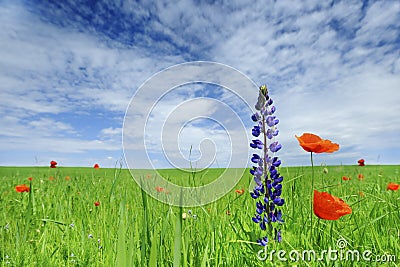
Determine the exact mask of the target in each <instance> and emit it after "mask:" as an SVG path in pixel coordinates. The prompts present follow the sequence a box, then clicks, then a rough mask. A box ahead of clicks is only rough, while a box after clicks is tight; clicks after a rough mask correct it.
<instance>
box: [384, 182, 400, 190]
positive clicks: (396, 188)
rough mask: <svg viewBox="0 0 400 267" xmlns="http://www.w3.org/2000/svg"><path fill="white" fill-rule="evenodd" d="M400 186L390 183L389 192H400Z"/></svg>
mask: <svg viewBox="0 0 400 267" xmlns="http://www.w3.org/2000/svg"><path fill="white" fill-rule="evenodd" d="M399 187H400V185H399V184H396V183H389V184H388V186H387V190H392V191H397V190H399Z"/></svg>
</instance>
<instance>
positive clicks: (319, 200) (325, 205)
mask: <svg viewBox="0 0 400 267" xmlns="http://www.w3.org/2000/svg"><path fill="white" fill-rule="evenodd" d="M351 212H352V210H351V208H350V206H349V205H347V204H346V203H345V202H344V201H343V200H342V199H340V198H338V197H335V196H332V195H331V194H329V193H327V192H319V191H317V190H314V214H315V215H316V216H317V217H318V218H321V219H324V220H337V219H339V218H340V217H342V216H344V215H346V214H351Z"/></svg>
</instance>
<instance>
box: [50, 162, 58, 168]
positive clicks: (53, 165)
mask: <svg viewBox="0 0 400 267" xmlns="http://www.w3.org/2000/svg"><path fill="white" fill-rule="evenodd" d="M56 165H57V162H55V161H54V160H52V161H50V168H56Z"/></svg>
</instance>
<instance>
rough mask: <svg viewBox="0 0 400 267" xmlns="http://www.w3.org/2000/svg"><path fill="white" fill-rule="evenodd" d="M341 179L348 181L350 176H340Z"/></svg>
mask: <svg viewBox="0 0 400 267" xmlns="http://www.w3.org/2000/svg"><path fill="white" fill-rule="evenodd" d="M342 180H343V181H348V180H351V178H350V177H347V176H342Z"/></svg>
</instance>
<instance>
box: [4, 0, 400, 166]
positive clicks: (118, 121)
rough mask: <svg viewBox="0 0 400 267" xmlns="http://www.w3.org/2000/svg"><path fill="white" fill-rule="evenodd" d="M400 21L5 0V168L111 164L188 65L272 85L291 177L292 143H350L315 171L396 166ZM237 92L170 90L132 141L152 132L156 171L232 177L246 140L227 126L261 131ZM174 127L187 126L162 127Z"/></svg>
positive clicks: (199, 87)
mask: <svg viewBox="0 0 400 267" xmlns="http://www.w3.org/2000/svg"><path fill="white" fill-rule="evenodd" d="M207 2H208V3H207ZM399 22H400V3H399V2H398V1H391V0H389V1H317V0H309V1H247V2H246V1H189V0H187V1H186V0H185V1H156V3H151V1H143V3H141V2H136V1H128V0H126V1H123V0H121V1H111V0H110V1H107V0H104V1H75V0H65V1H22V0H3V1H0V25H1V31H0V150H1V151H0V165H16V166H20V165H27V166H41V165H48V163H49V161H50V160H56V161H57V162H59V165H61V166H92V165H93V164H94V163H99V164H100V165H101V166H105V167H112V166H114V165H115V163H116V161H118V160H119V159H123V158H124V154H123V146H122V128H123V126H124V123H123V122H124V117H125V112H126V110H127V108H128V105H129V103H130V101H131V99H132V97H133V96H134V95H135V93H136V92H138V88H140V86H141V85H142V84H143V83H145V82H146V81H147V80H148V79H149V78H150V77H152V76H153V75H154V74H156V73H158V72H160V71H162V70H164V69H165V68H168V67H171V66H173V65H175V64H180V63H185V62H189V61H213V62H218V63H222V64H226V65H227V66H230V67H232V68H234V69H236V70H238V71H239V72H241V73H243V74H245V75H246V76H247V77H248V78H249V79H251V80H252V81H254V83H256V84H258V85H261V84H263V83H266V84H267V85H268V87H269V91H270V95H271V96H272V97H273V99H274V101H275V105H276V107H277V113H276V115H277V116H278V117H279V119H280V123H279V129H280V135H279V141H280V142H281V143H282V144H283V149H282V150H281V151H280V152H279V155H280V157H281V158H282V161H283V163H284V164H285V165H287V166H288V165H307V164H309V163H308V162H309V155H307V153H306V152H304V151H303V150H302V149H301V148H300V147H299V146H298V144H297V140H296V139H295V138H294V135H295V134H297V135H300V134H302V133H303V132H312V133H316V134H318V135H320V136H321V137H323V138H327V139H331V140H332V141H334V142H336V143H339V144H340V150H339V151H338V152H336V153H334V154H330V155H318V156H317V158H316V163H317V164H321V163H326V164H355V163H356V161H357V160H358V159H360V158H364V159H365V160H366V163H367V164H399V163H400V139H399V136H400V135H399V132H400V115H399V114H400V23H399ZM232 95H234V94H232V93H229V90H225V89H224V88H222V87H218V86H215V85H210V84H204V83H195V84H189V85H185V86H179V87H176V88H173V90H171V91H170V92H169V93H167V94H165V95H159V100H158V101H157V102H156V103H153V102H152V103H150V102H149V103H141V104H146V105H150V106H153V105H154V107H153V109H152V113H151V114H147V115H148V117H147V119H148V124H146V125H145V127H144V125H141V124H140V123H138V124H135V123H134V121H131V122H130V123H129V129H128V131H129V132H131V133H132V134H134V132H135V127H136V128H137V129H136V131H138V129H139V130H141V131H142V130H143V127H144V131H145V135H144V136H145V140H144V144H145V145H146V148H147V149H148V153H149V159H150V161H151V162H152V163H154V164H155V165H154V166H156V167H170V166H171V165H170V164H174V165H176V166H180V167H184V166H186V167H189V160H190V161H192V162H194V163H196V162H197V163H198V164H199V165H198V166H202V165H203V164H205V165H207V164H208V163H207V162H209V163H210V164H211V165H210V166H220V167H223V166H225V165H226V164H227V162H229V161H233V162H235V159H237V158H238V155H237V154H235V153H231V154H229V152H230V150H231V149H232V147H234V146H235V145H234V144H235V142H236V143H241V144H244V143H247V142H248V141H247V140H243V139H241V137H242V136H243V133H239V132H240V129H239V128H237V127H234V126H232V125H236V126H238V125H239V123H231V122H230V121H229V119H238V118H237V117H239V118H240V119H239V121H241V122H242V123H243V125H244V127H245V128H246V129H247V130H248V131H250V127H251V121H250V120H249V118H248V117H249V116H250V115H251V114H247V113H246V112H241V111H244V110H246V108H245V107H244V106H243V103H240V101H235V100H234V99H232V98H234V97H232ZM242 97H244V98H245V99H251V98H254V102H255V101H256V98H257V93H256V91H254V95H248V94H247V93H246V95H245V96H242ZM143 99H146V98H143ZM191 101H196V102H191ZM248 104H249V105H253V104H254V103H248ZM241 105H242V106H241ZM130 109H132V110H136V111H141V110H142V109H141V107H140V105H139V106H135V107H130ZM194 110H195V112H194ZM174 114H175V115H174ZM182 114H186V116H178V115H182ZM166 121H169V123H171V125H175V127H178V126H177V125H178V124H179V125H180V126H179V127H178V128H174V130H173V131H172V130H171V131H169V130H167V131H166V130H165V129H164V130H163V128H162V127H161V125H164V123H165V122H166ZM165 125H167V124H165ZM240 125H242V124H240ZM168 129H171V128H168ZM136 141H137V140H136ZM141 141H142V140H141ZM174 142H175V143H174ZM142 143H143V141H142ZM171 144H174V145H171ZM130 145H132V147H131V148H132V150H131V151H130V153H131V154H130V155H129V157H130V159H131V160H132V161H135V162H137V163H138V165H139V167H140V164H142V161H141V160H143V157H142V155H140V154H139V153H138V154H135V146H134V145H135V144H130ZM246 145H247V144H246ZM162 149H164V150H162ZM166 151H167V152H168V153H167V154H168V155H167V154H166ZM164 152H165V153H164ZM247 154H248V151H243V154H242V155H245V156H246V157H247ZM202 157H203V158H202ZM201 158H202V159H201ZM202 161H204V162H202ZM197 163H196V164H197ZM143 167H146V166H145V163H143Z"/></svg>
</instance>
